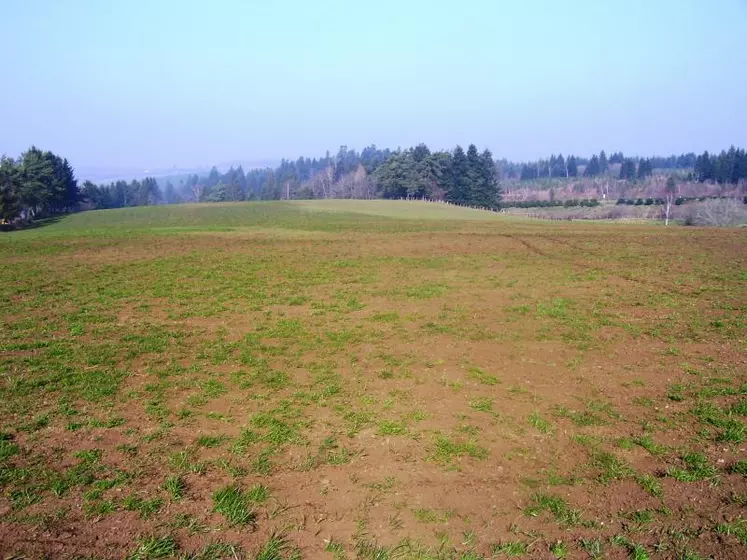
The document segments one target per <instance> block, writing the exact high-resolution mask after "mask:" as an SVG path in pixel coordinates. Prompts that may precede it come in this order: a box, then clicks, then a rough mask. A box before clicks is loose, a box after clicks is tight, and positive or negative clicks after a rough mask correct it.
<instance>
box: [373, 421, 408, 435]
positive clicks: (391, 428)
mask: <svg viewBox="0 0 747 560" xmlns="http://www.w3.org/2000/svg"><path fill="white" fill-rule="evenodd" d="M377 433H378V434H379V435H381V436H403V435H405V434H406V433H407V425H406V424H405V423H404V422H397V421H396V420H382V421H381V422H379V429H378V430H377Z"/></svg>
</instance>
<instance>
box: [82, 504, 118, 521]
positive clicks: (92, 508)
mask: <svg viewBox="0 0 747 560" xmlns="http://www.w3.org/2000/svg"><path fill="white" fill-rule="evenodd" d="M115 511H117V506H116V504H115V503H114V502H112V501H111V500H94V501H86V502H84V503H83V513H84V514H85V516H86V517H87V518H89V519H90V518H93V517H104V516H105V515H109V514H110V513H114V512H115Z"/></svg>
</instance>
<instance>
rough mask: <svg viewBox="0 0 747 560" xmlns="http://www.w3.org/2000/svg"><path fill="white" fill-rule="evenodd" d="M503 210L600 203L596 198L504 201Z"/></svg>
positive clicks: (589, 205) (567, 206) (595, 204)
mask: <svg viewBox="0 0 747 560" xmlns="http://www.w3.org/2000/svg"><path fill="white" fill-rule="evenodd" d="M501 206H502V207H503V208H553V207H564V208H570V207H572V206H588V207H593V206H599V201H598V200H597V199H596V198H591V199H576V198H571V199H568V200H504V201H503V202H502V203H501Z"/></svg>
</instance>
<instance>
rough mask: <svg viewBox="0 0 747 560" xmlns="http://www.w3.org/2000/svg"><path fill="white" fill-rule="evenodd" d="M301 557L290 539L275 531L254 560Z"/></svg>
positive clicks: (285, 559)
mask: <svg viewBox="0 0 747 560" xmlns="http://www.w3.org/2000/svg"><path fill="white" fill-rule="evenodd" d="M291 559H300V554H299V553H298V551H297V550H296V549H295V548H294V547H292V546H291V545H290V543H289V542H288V539H287V538H286V537H285V536H283V535H280V534H277V533H273V534H272V535H270V537H269V538H268V539H267V540H266V541H265V542H264V544H263V545H262V546H261V547H260V548H259V550H257V552H256V554H255V555H254V560H291Z"/></svg>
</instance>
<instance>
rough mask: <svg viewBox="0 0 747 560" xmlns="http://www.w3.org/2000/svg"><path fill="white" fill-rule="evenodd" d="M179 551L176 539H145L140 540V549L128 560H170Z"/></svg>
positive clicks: (168, 537) (154, 537)
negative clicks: (165, 559) (158, 559)
mask: <svg viewBox="0 0 747 560" xmlns="http://www.w3.org/2000/svg"><path fill="white" fill-rule="evenodd" d="M178 551H179V546H178V545H177V543H176V541H175V540H174V537H171V536H164V537H156V536H151V537H145V538H143V539H140V544H139V545H138V547H137V548H136V549H135V550H134V551H133V552H132V554H130V555H129V556H128V557H127V559H128V560H156V559H157V558H170V557H173V556H174V555H176V553H177V552H178Z"/></svg>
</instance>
